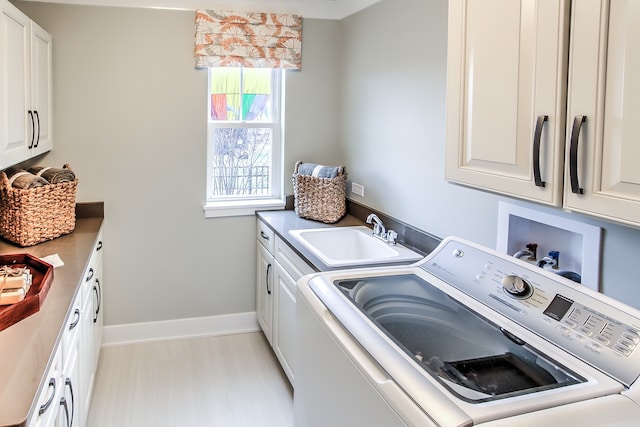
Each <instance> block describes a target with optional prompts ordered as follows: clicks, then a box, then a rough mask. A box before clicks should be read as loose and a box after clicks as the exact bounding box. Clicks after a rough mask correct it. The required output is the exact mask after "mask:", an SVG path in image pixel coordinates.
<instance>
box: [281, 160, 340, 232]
mask: <svg viewBox="0 0 640 427" xmlns="http://www.w3.org/2000/svg"><path fill="white" fill-rule="evenodd" d="M301 164H302V162H297V163H296V167H295V171H294V173H293V195H294V208H295V212H296V213H297V214H298V216H300V217H302V218H307V219H313V220H316V221H322V222H325V223H327V224H332V223H334V222H337V221H338V220H339V219H340V218H342V217H343V216H344V214H345V213H346V212H347V206H346V196H345V192H346V188H347V172H346V170H345V169H344V166H340V167H339V168H338V176H336V177H335V178H317V177H313V176H310V175H300V174H299V173H298V168H299V167H300V165H301Z"/></svg>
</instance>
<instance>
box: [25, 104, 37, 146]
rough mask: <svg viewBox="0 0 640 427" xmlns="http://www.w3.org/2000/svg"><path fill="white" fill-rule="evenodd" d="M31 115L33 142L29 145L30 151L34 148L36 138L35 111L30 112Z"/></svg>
mask: <svg viewBox="0 0 640 427" xmlns="http://www.w3.org/2000/svg"><path fill="white" fill-rule="evenodd" d="M27 113H28V114H29V117H30V118H31V142H30V143H29V147H28V148H29V150H31V149H32V148H33V140H34V138H35V136H36V122H35V120H34V118H33V111H31V110H29V111H28V112H27Z"/></svg>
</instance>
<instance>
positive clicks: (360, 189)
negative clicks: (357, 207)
mask: <svg viewBox="0 0 640 427" xmlns="http://www.w3.org/2000/svg"><path fill="white" fill-rule="evenodd" d="M351 192H352V193H353V194H355V195H357V196H360V197H364V185H362V184H358V183H357V182H352V183H351Z"/></svg>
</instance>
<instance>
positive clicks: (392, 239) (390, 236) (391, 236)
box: [387, 230, 398, 245]
mask: <svg viewBox="0 0 640 427" xmlns="http://www.w3.org/2000/svg"><path fill="white" fill-rule="evenodd" d="M397 238H398V233H396V232H395V231H393V230H389V231H387V243H388V244H390V245H395V244H396V239H397Z"/></svg>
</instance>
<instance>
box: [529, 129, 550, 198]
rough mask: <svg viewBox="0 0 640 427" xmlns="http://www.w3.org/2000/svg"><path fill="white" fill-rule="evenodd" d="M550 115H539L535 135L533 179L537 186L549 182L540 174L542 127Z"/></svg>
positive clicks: (543, 185) (544, 185)
mask: <svg viewBox="0 0 640 427" xmlns="http://www.w3.org/2000/svg"><path fill="white" fill-rule="evenodd" d="M548 119H549V116H538V120H537V121H536V130H535V132H534V135H533V181H534V182H535V184H536V187H546V186H547V183H546V182H544V181H543V180H542V177H541V176H540V138H542V127H543V126H544V122H546V121H547V120H548Z"/></svg>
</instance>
